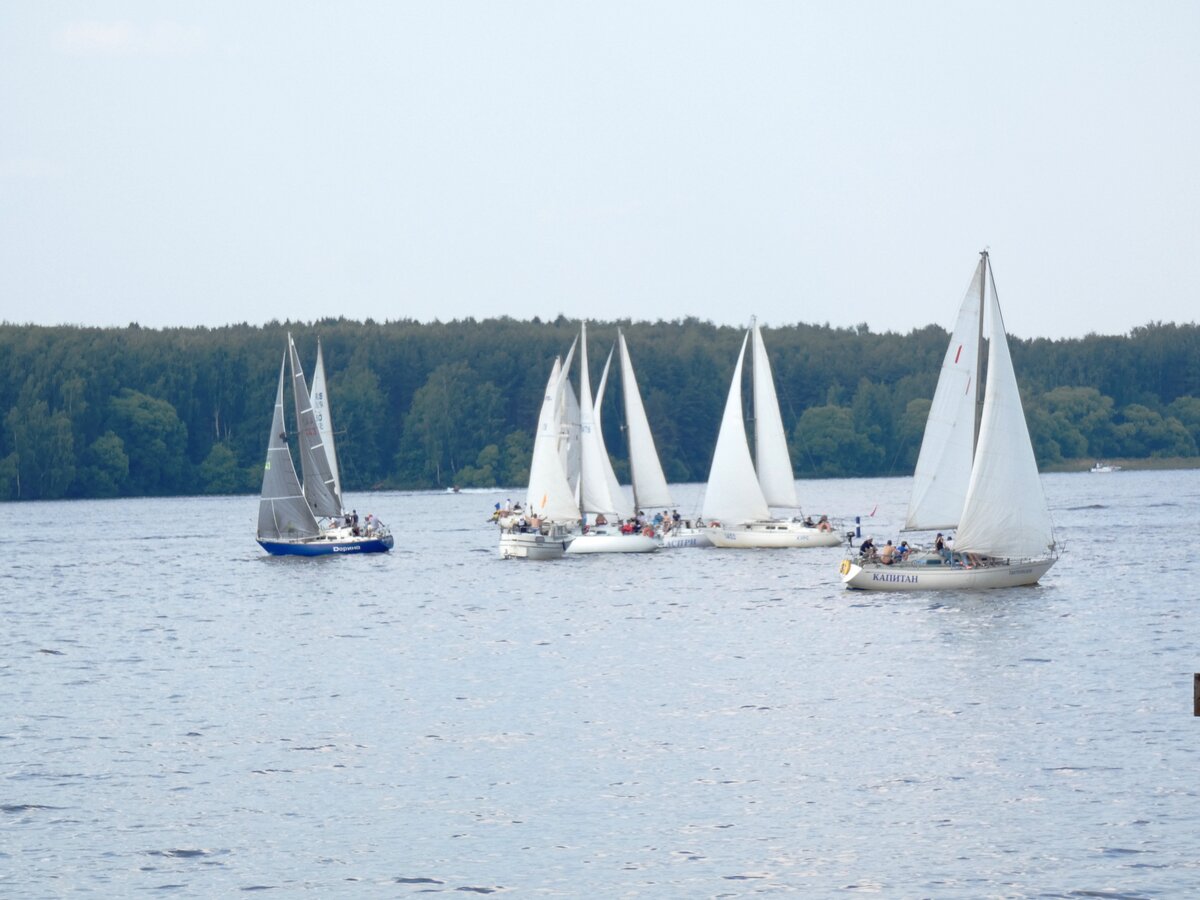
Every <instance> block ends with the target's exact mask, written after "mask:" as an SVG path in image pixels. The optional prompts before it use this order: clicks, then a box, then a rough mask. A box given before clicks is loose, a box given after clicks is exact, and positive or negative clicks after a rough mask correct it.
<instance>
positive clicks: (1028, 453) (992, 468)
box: [841, 251, 1058, 591]
mask: <svg viewBox="0 0 1200 900" xmlns="http://www.w3.org/2000/svg"><path fill="white" fill-rule="evenodd" d="M980 256H981V258H980V261H979V266H978V268H977V269H976V270H975V277H974V279H973V280H972V282H971V286H970V287H969V288H968V289H967V294H966V297H965V298H964V299H963V304H962V307H961V308H960V310H959V315H958V322H957V324H956V325H955V328H954V333H953V334H952V335H951V338H950V346H949V347H948V348H947V350H946V356H945V358H944V360H943V362H942V370H941V374H940V375H939V377H938V385H937V388H936V390H935V391H934V395H933V402H932V404H931V405H930V408H929V418H928V419H927V421H926V423H925V435H924V437H923V439H922V441H921V452H920V454H919V455H918V457H917V468H916V472H915V473H914V475H913V490H912V497H911V499H910V501H909V506H908V516H907V519H906V523H905V530H906V531H935V530H943V531H949V529H952V528H957V530H958V533H957V536H956V537H955V539H954V543H953V550H944V551H942V552H937V550H936V549H935V550H933V551H927V552H917V553H913V554H911V555H910V556H909V558H908V559H907V560H904V561H902V562H895V563H891V564H885V563H884V562H882V561H880V560H876V559H874V558H872V559H863V558H861V555H860V558H858V559H845V560H843V561H842V567H841V573H842V581H843V583H845V585H846V587H848V588H857V589H860V590H872V591H919V590H939V589H956V590H963V589H978V588H995V587H1015V586H1017V585H1027V584H1035V583H1036V582H1037V581H1038V579H1039V578H1041V577H1042V575H1044V574H1045V573H1046V571H1047V570H1048V569H1049V568H1050V567H1051V566H1052V565H1054V563H1055V561H1056V560H1057V558H1058V557H1057V554H1056V550H1055V542H1054V529H1053V525H1052V523H1051V521H1050V512H1049V509H1048V508H1047V507H1046V497H1045V494H1044V493H1043V491H1042V484H1041V480H1040V477H1039V475H1038V469H1037V461H1036V460H1035V459H1034V455H1033V444H1032V442H1031V441H1030V439H1029V428H1028V426H1027V425H1026V422H1025V412H1024V410H1023V409H1022V407H1021V394H1020V391H1019V390H1018V389H1017V377H1016V374H1015V373H1014V372H1013V365H1012V357H1011V356H1010V355H1009V350H1008V338H1007V336H1006V335H1005V332H1004V320H1003V318H1002V317H1001V315H1000V303H999V301H998V300H997V298H996V285H995V282H994V281H993V280H992V277H991V267H990V265H989V260H988V254H987V252H986V251H984V252H983V253H982V254H981V255H980ZM989 285H990V286H991V290H990V291H989V290H988V286H989ZM985 309H986V311H987V316H986V318H987V320H988V328H987V334H988V337H989V341H988V345H989V346H988V352H989V358H988V365H987V381H986V388H985V389H984V391H983V395H982V398H981V397H980V394H979V384H980V370H981V366H982V358H983V352H984V346H983V335H984V330H983V328H982V327H981V325H982V323H983V322H984V319H985Z"/></svg>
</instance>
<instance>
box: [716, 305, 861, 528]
mask: <svg viewBox="0 0 1200 900" xmlns="http://www.w3.org/2000/svg"><path fill="white" fill-rule="evenodd" d="M751 341H753V344H752V347H753V350H752V353H753V372H752V385H753V403H754V437H755V441H754V449H755V457H756V459H757V469H756V467H755V462H754V461H752V460H751V458H750V445H749V443H748V442H747V440H746V427H745V424H744V423H743V421H742V361H743V360H744V359H745V356H746V345H747V343H750V342H751ZM798 506H799V504H798V503H797V500H796V482H795V478H794V476H793V475H792V462H791V458H790V457H789V456H788V448H787V436H786V434H785V433H784V430H783V418H782V416H780V414H779V400H778V398H777V397H776V394H775V382H774V379H773V378H772V376H771V364H770V362H768V360H767V350H766V346H765V345H764V344H763V339H762V333H761V331H760V330H759V327H758V322H756V321H753V322H752V323H751V328H750V331H749V332H747V334H746V337H745V338H744V339H743V340H742V348H741V350H739V351H738V358H737V364H736V365H735V366H734V369H733V380H732V382H731V383H730V386H729V398H728V399H727V400H726V402H725V414H724V416H723V417H722V419H721V430H720V432H719V433H718V434H717V446H716V449H715V450H714V451H713V461H712V467H711V469H710V470H709V475H708V486H707V488H706V489H705V492H704V506H703V507H702V515H703V516H704V520H705V521H706V522H709V523H710V524H709V526H708V527H707V528H706V532H707V534H708V538H709V540H710V541H712V543H713V545H714V546H716V547H836V546H837V545H838V544H840V543H841V542H842V538H841V536H840V535H839V534H838V533H837V532H836V531H835V530H834V527H833V526H832V525H831V524H830V523H829V522H828V521H827V520H824V519H823V520H822V522H821V524H820V525H819V526H818V525H810V524H807V523H806V522H805V521H803V520H802V519H799V518H792V519H777V518H772V516H771V507H777V508H784V509H797V508H798Z"/></svg>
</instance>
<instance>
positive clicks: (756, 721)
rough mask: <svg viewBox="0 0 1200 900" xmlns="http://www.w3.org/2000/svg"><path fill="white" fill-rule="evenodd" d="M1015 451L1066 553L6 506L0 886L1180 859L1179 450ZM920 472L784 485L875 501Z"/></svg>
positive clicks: (216, 890) (328, 884)
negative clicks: (512, 537)
mask: <svg viewBox="0 0 1200 900" xmlns="http://www.w3.org/2000/svg"><path fill="white" fill-rule="evenodd" d="M1044 483H1045V486H1046V491H1047V495H1048V497H1049V500H1050V505H1051V509H1052V512H1053V514H1054V517H1055V522H1056V525H1057V528H1058V534H1059V537H1060V540H1062V541H1063V542H1065V544H1066V554H1065V555H1064V556H1063V558H1062V559H1061V560H1060V561H1059V563H1058V564H1057V565H1056V566H1055V567H1054V568H1053V569H1051V571H1050V573H1049V574H1048V575H1047V576H1046V578H1045V579H1044V580H1043V583H1042V584H1041V585H1040V586H1038V587H1034V588H1019V589H1014V590H1007V591H996V592H985V593H980V594H954V593H940V594H911V595H903V594H900V595H897V594H864V593H853V592H847V591H845V590H844V589H843V588H842V587H841V585H840V582H839V580H838V577H837V571H838V564H839V562H840V560H841V558H842V554H841V551H839V550H836V549H824V550H822V549H816V550H798V551H718V550H678V551H669V552H663V553H659V554H653V555H649V556H632V557H620V556H591V557H580V558H572V559H565V560H561V561H556V562H549V563H536V562H525V561H502V560H500V559H499V557H498V554H497V538H496V534H495V532H494V530H493V529H492V527H491V526H488V525H486V524H485V521H486V519H487V518H488V515H489V514H490V512H491V509H492V504H493V503H494V502H496V501H497V500H501V499H503V498H504V496H505V492H501V493H495V492H492V493H463V494H459V495H449V494H430V493H419V494H414V493H383V494H373V495H370V496H369V497H368V496H366V495H359V496H357V497H353V498H351V499H352V501H353V502H354V503H355V504H356V505H357V507H358V510H359V512H360V514H364V515H365V513H367V512H375V513H378V514H379V515H380V516H381V517H382V518H383V519H384V521H386V522H388V523H389V524H390V525H392V526H393V528H394V529H395V530H396V532H397V534H398V541H397V550H396V551H395V552H393V553H391V554H387V555H381V556H364V557H351V558H337V559H316V560H305V559H298V558H285V559H277V558H269V557H267V556H266V555H265V554H263V553H262V551H261V550H259V548H258V546H257V545H256V544H255V543H254V540H253V531H254V523H255V520H256V509H257V499H256V498H253V497H236V498H213V499H206V498H189V499H172V500H136V501H134V500H130V501H101V502H72V503H40V504H8V505H5V506H4V507H3V510H4V512H5V513H6V518H7V521H8V527H7V529H6V532H5V534H4V536H3V538H2V539H0V551H2V553H3V562H0V608H2V610H3V616H4V623H5V624H4V630H3V637H2V638H0V646H2V648H3V653H2V656H0V896H4V897H19V898H27V897H64V896H68V895H75V894H91V895H93V896H100V897H130V896H169V897H215V896H224V895H228V894H229V893H231V892H234V891H257V890H266V891H271V892H273V894H274V895H282V896H298V895H307V896H313V897H333V896H338V897H405V896H409V895H415V894H424V893H428V892H434V893H447V894H455V895H458V896H462V895H463V894H467V895H470V894H483V893H489V892H496V893H503V892H508V893H511V894H514V895H516V896H538V897H597V898H598V897H605V898H607V897H655V898H657V897H743V896H751V895H758V894H786V893H804V894H808V895H811V896H826V895H856V894H870V893H877V894H882V895H885V896H897V897H1125V898H1142V897H1145V898H1150V897H1167V896H1172V897H1183V896H1195V895H1197V894H1198V893H1200V852H1198V851H1197V842H1196V839H1197V835H1198V834H1200V789H1198V786H1197V785H1198V781H1200V775H1198V773H1200V759H1198V758H1197V754H1196V747H1197V745H1198V744H1200V720H1197V719H1194V718H1193V716H1192V674H1193V672H1194V671H1200V658H1198V655H1197V641H1196V637H1197V629H1196V625H1195V622H1196V598H1197V590H1196V583H1197V580H1198V579H1200V563H1198V562H1197V553H1198V552H1200V551H1197V550H1196V549H1194V547H1193V546H1192V545H1194V542H1195V539H1196V536H1197V535H1198V534H1200V472H1196V471H1184V472H1118V473H1114V474H1111V475H1092V474H1073V475H1049V476H1046V477H1045V478H1044ZM909 484H910V481H909V479H885V480H826V481H806V482H801V483H800V488H801V496H802V498H803V499H804V502H805V509H806V511H809V512H814V513H815V512H822V511H825V512H830V513H833V514H836V515H839V516H850V517H852V516H854V515H855V514H862V515H864V516H865V515H866V514H868V513H870V512H872V510H874V511H875V516H874V517H873V518H865V519H864V522H866V523H868V524H866V525H865V526H864V531H867V530H870V531H871V533H873V534H874V535H875V536H876V538H881V537H882V538H886V537H892V538H895V537H896V528H897V527H898V523H899V521H900V519H901V518H902V516H903V511H904V506H905V503H906V502H907V494H908V488H909ZM507 493H508V494H509V495H514V494H515V492H507ZM680 493H681V494H683V495H684V496H681V497H680V498H678V499H679V500H680V508H681V511H686V510H688V509H690V508H691V506H692V504H693V503H694V502H695V498H696V497H697V496H698V493H699V488H697V487H696V486H685V487H684V488H683V489H682V490H681V492H680Z"/></svg>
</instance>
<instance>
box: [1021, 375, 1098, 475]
mask: <svg viewBox="0 0 1200 900" xmlns="http://www.w3.org/2000/svg"><path fill="white" fill-rule="evenodd" d="M1029 406H1030V407H1039V408H1040V409H1042V410H1043V411H1044V412H1045V413H1046V416H1047V417H1048V418H1047V419H1041V418H1039V419H1038V422H1039V423H1042V425H1044V438H1043V439H1044V440H1046V441H1049V440H1054V441H1056V442H1057V443H1058V444H1059V448H1060V451H1061V455H1062V457H1063V458H1066V459H1079V458H1081V457H1085V456H1096V457H1100V456H1110V455H1113V454H1114V453H1115V451H1116V450H1117V448H1116V445H1115V440H1116V432H1115V431H1114V429H1113V401H1112V398H1111V397H1105V396H1104V395H1103V394H1101V393H1100V392H1099V391H1098V390H1096V389H1095V388H1092V387H1057V388H1054V389H1053V390H1050V391H1047V392H1046V393H1044V394H1042V395H1041V396H1040V397H1038V398H1037V400H1036V401H1035V402H1034V403H1032V404H1029ZM1039 427H1041V426H1039ZM1033 431H1034V425H1033V422H1030V432H1031V434H1032V432H1033ZM1034 442H1035V444H1036V443H1037V438H1035V440H1034ZM1039 458H1040V457H1039Z"/></svg>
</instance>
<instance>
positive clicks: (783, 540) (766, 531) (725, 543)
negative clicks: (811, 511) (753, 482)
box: [705, 521, 842, 549]
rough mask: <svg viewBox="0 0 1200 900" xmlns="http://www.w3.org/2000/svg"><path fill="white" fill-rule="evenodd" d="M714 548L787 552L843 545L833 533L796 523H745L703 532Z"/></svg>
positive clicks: (713, 527) (840, 539) (834, 532)
mask: <svg viewBox="0 0 1200 900" xmlns="http://www.w3.org/2000/svg"><path fill="white" fill-rule="evenodd" d="M705 533H706V534H707V535H708V539H709V540H710V541H711V542H712V545H713V546H714V547H734V548H746V549H750V548H765V549H786V548H803V547H836V546H838V545H839V544H841V543H842V538H841V536H840V535H839V534H838V533H837V532H836V531H822V530H821V529H819V528H810V527H808V526H807V525H802V524H800V523H799V522H786V521H765V522H744V523H742V524H740V525H732V526H729V527H724V526H720V525H714V526H710V527H708V528H706V529H705Z"/></svg>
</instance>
